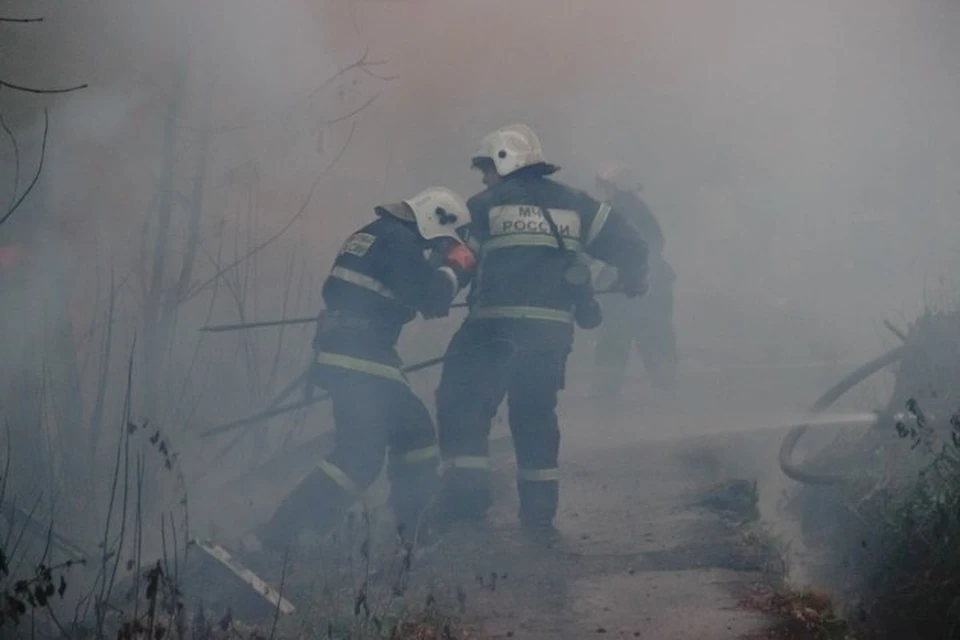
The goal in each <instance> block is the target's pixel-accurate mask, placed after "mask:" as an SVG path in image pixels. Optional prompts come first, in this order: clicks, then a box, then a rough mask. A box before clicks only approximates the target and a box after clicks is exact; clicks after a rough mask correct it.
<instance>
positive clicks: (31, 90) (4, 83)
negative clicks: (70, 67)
mask: <svg viewBox="0 0 960 640" xmlns="http://www.w3.org/2000/svg"><path fill="white" fill-rule="evenodd" d="M88 86H90V85H88V84H87V83H83V84H78V85H76V86H74V87H66V88H63V89H37V88H36V87H24V86H22V85H19V84H13V83H12V82H7V81H6V80H0V87H7V88H8V89H15V90H16V91H23V92H24V93H40V94H49V93H70V92H71V91H79V90H80V89H86V88H87V87H88Z"/></svg>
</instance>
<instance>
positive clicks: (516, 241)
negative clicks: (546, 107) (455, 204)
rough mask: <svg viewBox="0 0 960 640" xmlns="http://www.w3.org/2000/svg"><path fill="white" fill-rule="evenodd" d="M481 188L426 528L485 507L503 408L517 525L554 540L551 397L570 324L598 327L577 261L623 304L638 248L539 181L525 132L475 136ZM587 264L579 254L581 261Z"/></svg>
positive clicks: (442, 397) (634, 277)
mask: <svg viewBox="0 0 960 640" xmlns="http://www.w3.org/2000/svg"><path fill="white" fill-rule="evenodd" d="M473 167H474V168H476V169H478V170H480V171H481V172H482V174H483V183H484V184H485V185H486V186H487V189H486V190H485V191H483V192H481V193H479V194H477V195H475V196H473V197H472V198H470V199H469V200H468V202H467V206H468V207H469V209H470V214H471V224H470V227H469V230H468V234H469V236H468V243H469V244H470V245H471V246H472V247H473V248H474V249H475V250H476V251H477V252H478V255H479V262H478V268H477V275H476V277H475V279H474V281H473V282H472V284H471V291H470V298H469V300H470V303H471V307H470V312H469V315H468V317H467V319H466V320H465V321H464V323H463V325H462V326H461V327H460V329H459V330H458V331H457V333H456V335H455V336H454V337H453V340H452V341H451V343H450V346H449V347H448V349H447V356H446V360H445V362H444V368H443V373H442V376H441V381H440V385H439V387H438V389H437V426H438V435H439V443H440V451H441V458H442V461H443V462H442V464H443V472H442V474H441V490H440V494H439V499H438V504H437V510H436V513H435V518H434V522H435V523H437V525H438V526H439V527H441V528H442V527H443V526H444V524H449V523H450V522H452V521H455V520H461V519H482V518H483V517H484V516H485V513H486V511H487V509H488V507H489V506H490V503H491V487H490V478H489V471H490V467H489V459H488V454H489V451H488V436H489V432H490V426H491V420H492V419H493V417H494V416H495V414H496V411H497V408H498V406H499V405H500V403H501V402H502V401H503V399H504V397H506V398H507V403H508V407H509V411H510V418H509V419H510V430H511V432H512V434H513V441H514V447H515V450H516V456H517V466H518V470H517V473H518V475H517V484H518V492H519V496H520V514H519V515H520V520H521V523H522V524H523V526H524V528H525V530H527V531H532V532H534V533H537V534H540V533H548V534H550V533H553V531H554V529H553V519H554V516H555V514H556V510H557V502H558V478H559V470H558V468H557V457H558V453H559V445H560V432H559V428H558V425H557V416H556V404H557V394H558V392H559V390H560V389H561V388H563V385H564V371H565V366H566V360H567V356H568V355H569V353H570V350H571V347H572V344H573V335H574V326H575V325H579V326H581V327H583V328H593V327H595V326H597V324H599V322H600V320H601V318H600V315H599V308H598V306H597V303H596V300H595V299H594V298H593V292H592V289H591V287H590V273H589V270H588V268H587V266H586V264H587V260H586V256H587V255H589V256H593V257H595V258H599V259H603V260H604V261H607V262H609V263H611V264H614V265H616V266H617V267H619V275H620V281H619V286H620V287H622V290H623V292H624V293H625V294H626V295H627V296H630V297H635V296H637V295H640V294H642V293H643V292H644V291H645V288H646V252H647V249H646V245H645V243H644V241H643V240H642V238H641V237H640V235H639V234H638V233H637V231H636V229H635V228H634V227H632V226H631V225H630V224H629V223H628V222H627V221H626V220H625V219H624V218H623V217H622V216H621V215H620V214H619V213H618V212H617V211H615V210H614V209H612V208H611V207H610V205H609V204H607V203H604V202H600V201H598V200H596V199H594V198H592V197H591V196H589V195H588V194H586V193H584V192H582V191H577V190H574V189H572V188H570V187H568V186H566V185H564V184H562V183H560V182H557V181H554V180H552V179H550V178H548V176H550V175H551V174H553V173H555V172H556V171H558V170H559V167H557V166H555V165H553V164H550V163H548V162H547V161H546V160H545V159H544V155H543V150H542V148H541V146H540V141H539V140H538V139H537V136H536V135H535V134H534V132H533V131H531V130H530V128H529V127H527V126H524V125H513V126H509V127H504V128H502V129H499V130H497V131H494V132H493V133H491V134H489V135H488V136H486V137H485V138H483V140H482V142H481V143H480V149H479V151H478V152H477V154H476V155H475V156H474V158H473ZM585 254H586V255H585Z"/></svg>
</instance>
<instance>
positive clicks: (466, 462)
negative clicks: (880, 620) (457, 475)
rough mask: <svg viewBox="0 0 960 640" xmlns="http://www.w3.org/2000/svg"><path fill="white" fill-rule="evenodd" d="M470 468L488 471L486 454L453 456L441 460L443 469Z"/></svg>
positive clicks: (488, 459) (488, 464) (489, 467)
mask: <svg viewBox="0 0 960 640" xmlns="http://www.w3.org/2000/svg"><path fill="white" fill-rule="evenodd" d="M448 469H470V470H476V471H490V469H491V465H490V458H489V457H487V456H455V457H453V458H447V459H445V460H444V461H443V470H444V471H446V470H448Z"/></svg>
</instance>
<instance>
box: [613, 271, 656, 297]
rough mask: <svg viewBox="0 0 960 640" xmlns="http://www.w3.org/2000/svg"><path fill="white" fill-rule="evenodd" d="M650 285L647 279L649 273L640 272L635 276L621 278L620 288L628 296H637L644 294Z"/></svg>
mask: <svg viewBox="0 0 960 640" xmlns="http://www.w3.org/2000/svg"><path fill="white" fill-rule="evenodd" d="M649 288H650V285H649V283H648V281H647V273H646V272H643V273H639V274H637V275H636V276H635V277H631V278H623V277H622V276H621V278H620V289H621V291H623V294H624V295H625V296H627V297H628V298H637V297H639V296H642V295H644V294H645V293H646V292H647V290H648V289H649Z"/></svg>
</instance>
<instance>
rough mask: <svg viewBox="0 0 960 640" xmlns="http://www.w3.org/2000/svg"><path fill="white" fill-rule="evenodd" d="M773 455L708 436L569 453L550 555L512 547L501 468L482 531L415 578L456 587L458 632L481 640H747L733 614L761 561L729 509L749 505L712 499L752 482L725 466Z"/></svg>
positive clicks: (446, 548)
mask: <svg viewBox="0 0 960 640" xmlns="http://www.w3.org/2000/svg"><path fill="white" fill-rule="evenodd" d="M775 441H776V438H772V437H769V436H767V435H765V436H764V437H762V438H759V439H758V438H756V437H751V438H749V442H746V441H745V436H710V437H707V438H703V437H701V438H691V439H682V440H676V441H670V442H657V443H653V442H643V441H638V442H635V443H633V444H630V445H623V444H621V445H620V446H618V447H616V448H603V447H598V448H587V447H577V448H576V450H574V451H573V452H571V453H570V454H569V455H568V456H566V457H565V459H564V460H563V461H562V470H563V476H562V480H561V482H562V508H561V512H560V515H559V517H558V520H557V525H558V528H559V529H560V530H561V532H562V539H561V541H559V543H557V544H556V545H555V546H553V547H552V548H545V547H543V546H538V545H536V544H535V543H532V542H530V541H527V540H526V539H524V538H523V537H522V535H521V534H520V532H519V528H518V526H517V524H516V517H515V515H514V514H515V509H516V500H515V497H514V489H513V486H512V481H511V478H512V473H513V465H512V462H504V463H503V464H502V466H501V469H500V471H501V474H500V478H501V483H500V486H499V494H500V495H499V496H498V501H499V502H498V507H497V510H496V512H495V513H494V514H493V517H492V519H491V520H492V522H491V526H490V530H489V531H485V532H477V531H475V530H463V531H460V532H459V535H457V534H456V533H454V534H451V535H450V536H448V539H447V540H445V541H444V543H443V545H442V547H441V548H439V549H437V550H434V551H433V552H431V554H430V556H432V557H428V558H425V560H427V561H428V564H429V565H433V567H432V568H428V569H427V570H430V571H434V572H436V576H437V579H438V580H443V581H447V582H450V581H453V582H456V583H457V584H460V585H463V590H464V592H465V594H466V596H467V598H466V619H467V620H470V621H472V623H473V624H474V625H475V626H476V627H477V630H478V632H479V634H480V635H481V636H482V637H491V638H508V637H509V638H531V639H544V640H546V639H548V638H550V639H554V638H587V637H596V636H601V637H616V638H633V637H637V638H655V639H658V640H673V639H678V640H679V639H687V638H689V639H694V638H717V639H720V638H741V637H744V636H745V635H747V634H750V633H756V632H758V631H760V630H762V629H763V628H764V627H765V626H766V625H767V624H768V622H769V621H767V620H764V619H763V618H761V617H759V616H758V615H756V614H754V613H750V612H747V611H743V610H740V609H739V608H738V607H737V603H738V600H739V599H740V597H741V596H742V594H743V593H744V591H745V590H746V589H748V588H749V587H750V585H751V584H753V583H756V582H757V581H759V580H761V579H762V577H763V576H762V572H763V570H764V569H765V563H766V562H768V561H769V558H768V557H766V556H765V555H764V554H763V550H762V549H760V548H759V547H758V546H757V545H756V544H754V543H753V542H752V541H751V540H749V539H747V538H745V528H744V527H743V526H740V525H741V523H742V521H743V520H744V519H749V515H745V514H747V512H749V511H750V506H751V503H750V500H749V498H747V500H746V501H744V500H741V499H742V498H744V497H746V496H747V494H748V493H749V491H746V492H743V491H722V492H720V494H719V496H718V495H715V489H716V487H717V486H718V483H721V484H723V483H725V482H727V481H730V480H733V479H734V478H733V476H734V475H737V474H736V471H737V470H740V471H743V472H745V473H755V472H756V469H748V468H747V466H741V465H740V464H739V462H740V461H739V458H740V456H739V455H738V454H739V452H742V451H744V450H745V448H747V447H749V448H751V449H756V448H759V449H768V448H769V445H775ZM774 450H775V449H774ZM733 452H736V454H737V455H734V456H733V458H730V455H731V454H732V453H733ZM725 457H726V458H727V459H726V460H725V459H724V458H725ZM735 459H736V460H735ZM771 459H772V458H771ZM734 460H735V461H734ZM731 462H733V465H732V466H731V464H729V463H731ZM724 486H726V485H724ZM731 486H732V485H731ZM743 486H748V485H747V484H746V483H745V484H744V485H743ZM711 495H713V497H714V498H718V497H719V499H720V500H721V501H722V500H728V502H729V500H733V501H734V502H737V501H739V504H732V503H731V504H728V505H727V506H728V507H729V508H730V511H727V512H724V511H723V510H718V509H717V508H713V507H704V506H701V505H700V504H699V503H701V502H703V501H704V500H705V499H706V498H708V497H710V496H711ZM715 502H716V500H715ZM437 567H440V568H437ZM494 574H495V575H496V579H495V580H492V579H491V578H492V576H493V575H494ZM448 586H451V585H448Z"/></svg>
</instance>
